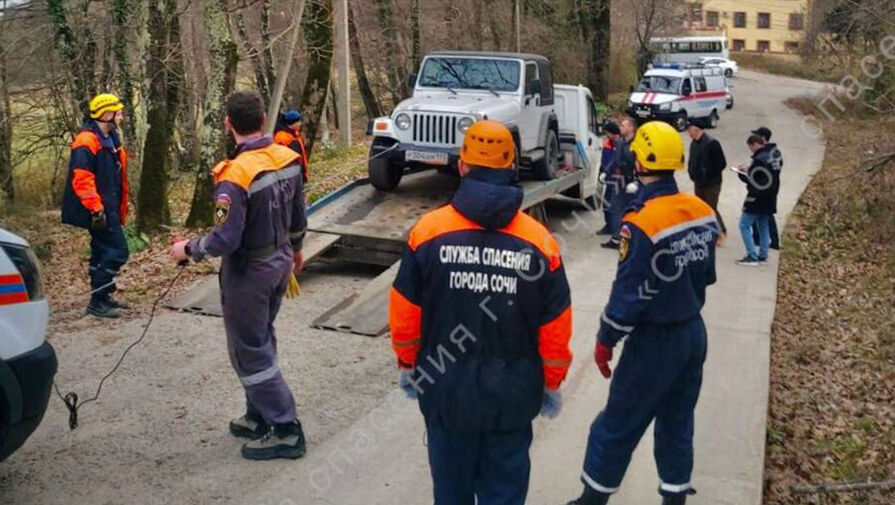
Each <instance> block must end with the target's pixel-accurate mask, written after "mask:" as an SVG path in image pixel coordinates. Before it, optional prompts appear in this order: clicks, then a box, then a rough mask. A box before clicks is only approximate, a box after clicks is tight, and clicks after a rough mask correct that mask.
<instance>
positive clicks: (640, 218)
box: [598, 176, 718, 346]
mask: <svg viewBox="0 0 895 505" xmlns="http://www.w3.org/2000/svg"><path fill="white" fill-rule="evenodd" d="M628 210H629V211H628V212H627V213H626V214H625V216H624V218H623V220H622V226H621V228H620V230H619V239H620V244H619V264H618V271H617V273H616V277H615V282H614V283H613V284H612V292H611V294H610V295H609V303H608V304H607V305H606V308H605V309H604V311H603V314H602V316H601V318H600V319H601V321H600V330H599V333H598V338H599V340H600V342H602V343H604V344H606V345H608V346H613V345H615V344H616V343H617V342H618V341H619V340H620V339H622V338H624V337H627V336H628V335H634V336H635V338H636V334H637V332H638V330H639V329H640V330H642V329H644V328H645V327H648V326H650V325H657V324H663V325H664V324H675V323H683V322H686V321H689V320H691V319H693V318H695V317H699V312H700V310H702V306H703V304H704V303H705V289H706V286H708V285H710V284H713V283H714V282H715V242H716V240H717V238H718V223H717V221H716V219H715V213H714V211H713V210H712V208H711V207H709V206H708V205H707V204H706V203H705V202H703V201H702V200H700V199H699V198H697V197H695V196H693V195H690V194H685V193H679V192H678V188H677V184H676V183H675V182H674V178H673V177H671V176H667V177H665V178H663V179H662V180H661V181H658V182H654V183H651V184H647V185H645V186H643V187H641V188H640V191H639V192H638V193H637V194H636V195H634V200H633V202H632V203H631V205H630V206H629V207H628Z"/></svg>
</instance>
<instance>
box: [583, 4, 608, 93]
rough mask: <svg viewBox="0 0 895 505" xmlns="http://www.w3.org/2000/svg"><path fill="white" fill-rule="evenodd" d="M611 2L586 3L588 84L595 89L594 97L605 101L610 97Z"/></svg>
mask: <svg viewBox="0 0 895 505" xmlns="http://www.w3.org/2000/svg"><path fill="white" fill-rule="evenodd" d="M611 3H612V2H611V0H593V1H590V2H587V3H586V5H587V9H588V16H587V17H588V27H587V32H588V38H589V40H590V55H589V57H588V69H587V84H588V86H589V87H590V89H591V90H592V91H593V93H594V97H595V98H596V99H597V100H599V101H601V102H604V103H605V102H606V101H608V99H609V63H610V44H611V12H610V5H611Z"/></svg>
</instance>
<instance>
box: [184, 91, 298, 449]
mask: <svg viewBox="0 0 895 505" xmlns="http://www.w3.org/2000/svg"><path fill="white" fill-rule="evenodd" d="M264 121H265V114H264V107H263V104H262V102H261V97H260V96H259V95H258V94H257V93H252V92H237V93H234V94H232V95H230V97H229V98H228V99H227V119H226V125H227V130H228V131H229V132H230V133H232V134H233V138H234V139H235V140H236V143H237V146H236V152H235V154H233V155H232V156H231V157H230V158H229V159H227V160H224V161H222V162H221V163H219V164H218V165H217V166H216V167H215V168H214V170H213V171H212V174H213V176H214V181H215V191H214V194H215V197H214V198H215V210H214V223H215V226H214V228H212V229H211V231H209V232H208V233H207V234H205V235H204V236H202V237H199V238H194V239H192V240H189V241H181V242H178V243H176V244H174V245H173V246H172V248H171V257H172V258H173V259H174V260H176V261H182V260H185V259H187V258H192V259H193V260H194V261H201V260H202V259H204V258H206V257H208V256H221V257H223V261H222V262H221V275H220V282H221V306H222V308H223V315H224V329H225V331H226V333H227V347H228V350H229V352H230V361H231V363H232V364H233V368H234V369H235V370H236V374H237V375H238V376H239V380H240V381H241V382H242V384H243V387H244V388H245V395H246V414H245V415H244V416H242V417H240V418H238V419H234V420H233V421H231V423H230V432H231V433H232V434H233V435H235V436H237V437H242V438H248V439H250V442H248V443H246V444H245V445H243V447H242V455H243V457H245V458H247V459H256V460H257V459H273V458H288V459H295V458H300V457H301V456H303V455H304V453H305V438H304V433H303V432H302V428H301V423H300V422H299V421H298V417H297V414H296V409H295V400H294V398H293V396H292V392H291V391H290V390H289V386H288V385H287V384H286V381H285V380H284V379H283V375H282V374H281V373H280V368H279V365H278V364H277V339H276V336H275V335H274V325H273V323H274V320H275V319H276V317H277V312H278V311H279V309H280V303H281V302H282V299H283V295H284V294H285V291H286V286H287V284H288V283H289V280H290V277H291V276H292V275H293V273H297V272H298V271H299V270H300V269H301V267H302V256H301V244H302V238H303V237H304V233H305V228H306V227H307V220H306V218H305V208H304V198H303V196H302V188H301V181H302V178H301V173H302V170H301V164H300V163H299V154H298V153H296V152H295V151H292V150H291V149H289V148H288V147H284V146H281V145H278V144H274V143H273V141H272V140H271V138H270V137H266V136H264V135H263V133H262V132H261V128H262V126H263V125H264Z"/></svg>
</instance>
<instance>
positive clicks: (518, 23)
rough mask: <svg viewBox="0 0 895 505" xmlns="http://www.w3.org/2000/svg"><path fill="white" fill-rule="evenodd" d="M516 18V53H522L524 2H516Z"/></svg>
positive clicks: (516, 0)
mask: <svg viewBox="0 0 895 505" xmlns="http://www.w3.org/2000/svg"><path fill="white" fill-rule="evenodd" d="M513 3H514V4H515V7H514V8H515V10H514V16H515V19H516V23H515V25H516V52H517V53H519V52H522V0H514V1H513Z"/></svg>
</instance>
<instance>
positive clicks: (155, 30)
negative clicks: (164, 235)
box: [137, 2, 170, 231]
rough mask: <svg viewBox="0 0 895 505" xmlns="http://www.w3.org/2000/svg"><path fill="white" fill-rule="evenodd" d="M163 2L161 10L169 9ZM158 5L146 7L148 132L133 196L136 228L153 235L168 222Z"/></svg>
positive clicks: (162, 21) (162, 20)
mask: <svg viewBox="0 0 895 505" xmlns="http://www.w3.org/2000/svg"><path fill="white" fill-rule="evenodd" d="M169 4H170V3H169V2H165V6H167V5H169ZM163 9H164V7H163V6H162V5H161V4H160V2H150V3H149V17H148V19H147V26H148V28H149V51H148V52H149V55H148V56H149V57H148V58H147V59H146V74H147V76H148V77H149V92H148V93H147V94H146V97H145V99H144V106H145V107H146V110H147V111H146V120H147V123H148V127H149V130H148V131H147V133H146V140H145V142H144V143H143V155H142V156H141V160H142V162H143V166H142V169H141V171H140V190H139V193H137V228H138V229H139V230H141V231H154V230H157V229H158V228H159V227H160V226H162V225H164V224H167V223H168V222H169V221H170V216H169V214H168V191H167V189H168V171H167V168H166V165H167V164H168V163H167V161H168V128H169V125H168V96H167V95H168V79H167V71H166V69H165V58H166V56H167V55H168V25H167V22H166V21H167V20H166V14H168V13H167V12H165V11H166V10H167V9H164V10H163Z"/></svg>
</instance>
